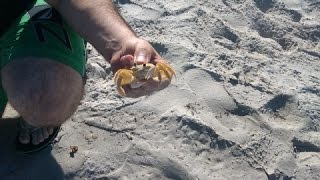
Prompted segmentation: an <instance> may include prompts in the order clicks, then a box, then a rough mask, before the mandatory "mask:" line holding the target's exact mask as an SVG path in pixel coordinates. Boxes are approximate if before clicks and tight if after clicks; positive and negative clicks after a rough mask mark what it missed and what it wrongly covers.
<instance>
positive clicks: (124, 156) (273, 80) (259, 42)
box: [0, 0, 320, 180]
mask: <svg viewBox="0 0 320 180" xmlns="http://www.w3.org/2000/svg"><path fill="white" fill-rule="evenodd" d="M114 2H115V4H116V5H117V7H119V10H120V12H121V14H122V15H123V16H124V18H125V19H126V20H127V22H128V23H129V24H130V26H132V28H133V29H134V30H135V31H136V32H137V34H138V35H139V36H140V37H142V38H144V39H146V40H148V41H150V42H151V43H152V45H153V46H154V47H155V48H156V49H157V50H158V52H159V53H160V54H161V55H162V56H163V57H164V58H165V59H167V60H168V62H169V63H170V64H171V65H172V66H173V68H174V69H175V70H176V72H177V75H176V78H174V79H173V80H172V83H171V84H170V85H169V86H168V87H167V88H166V89H164V90H161V91H159V92H156V93H154V94H152V95H150V96H145V97H140V98H122V97H120V96H119V95H118V94H117V92H116V90H115V86H114V84H113V81H112V77H113V74H112V72H111V68H110V65H109V64H108V63H106V62H105V61H104V59H103V58H102V56H101V55H99V54H98V53H97V51H95V49H93V48H92V46H90V45H89V47H88V52H89V59H88V64H87V75H88V80H87V84H86V95H85V97H84V99H83V101H82V102H81V105H80V106H79V108H78V110H77V112H76V113H75V115H74V116H73V117H72V118H71V119H70V120H69V121H68V122H67V123H65V124H64V125H63V126H62V130H61V132H60V133H59V135H58V137H57V138H56V141H55V144H54V145H53V147H52V148H51V149H47V150H45V151H42V152H41V153H37V154H34V155H19V154H18V155H17V154H16V153H14V145H13V142H14V139H15V133H16V128H15V120H14V119H12V118H10V117H11V116H13V115H11V116H10V115H8V116H6V120H4V121H2V122H1V124H3V125H2V126H0V127H1V130H0V134H1V136H0V142H1V144H2V145H1V148H0V152H1V153H0V162H1V163H0V179H46V180H50V179H81V180H82V179H99V180H103V179H121V180H131V179H132V180H142V179H152V180H154V179H175V180H179V179H181V180H186V179H200V180H215V179H218V180H224V179H227V180H229V179H245V180H250V179H255V180H256V179H259V180H260V179H268V180H278V179H279V180H280V179H281V180H282V179H283V180H289V179H298V180H301V179H308V180H309V179H320V132H319V131H320V44H319V42H320V19H319V17H320V2H319V0H216V1H213V0H201V1H200V0H199V1H196V0H188V1H187V0H117V1H114ZM12 129H14V131H13V130H12ZM70 146H76V147H78V150H77V151H76V152H74V153H71V150H70Z"/></svg>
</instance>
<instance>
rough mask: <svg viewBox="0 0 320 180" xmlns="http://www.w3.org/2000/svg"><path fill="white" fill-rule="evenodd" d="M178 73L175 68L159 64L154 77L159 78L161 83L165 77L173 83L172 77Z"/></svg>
mask: <svg viewBox="0 0 320 180" xmlns="http://www.w3.org/2000/svg"><path fill="white" fill-rule="evenodd" d="M175 75H176V72H175V71H174V70H173V68H172V67H171V66H170V65H169V64H166V63H161V62H159V63H157V64H156V67H155V69H154V77H158V80H159V81H160V82H161V81H162V79H163V77H165V78H166V79H169V80H170V81H171V79H172V76H175Z"/></svg>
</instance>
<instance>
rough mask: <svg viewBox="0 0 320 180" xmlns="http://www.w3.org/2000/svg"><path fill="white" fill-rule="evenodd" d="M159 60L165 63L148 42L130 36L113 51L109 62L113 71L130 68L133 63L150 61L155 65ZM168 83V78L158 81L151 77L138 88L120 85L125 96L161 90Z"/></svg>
mask: <svg viewBox="0 0 320 180" xmlns="http://www.w3.org/2000/svg"><path fill="white" fill-rule="evenodd" d="M159 62H162V63H166V61H165V60H163V59H162V58H161V56H160V55H159V54H158V53H157V52H156V50H155V49H154V48H153V47H152V46H151V45H150V43H148V42H147V41H145V40H142V39H139V38H131V39H129V40H127V41H125V42H124V43H123V44H122V45H121V48H119V50H117V51H116V52H114V53H113V55H112V59H111V61H110V64H111V67H112V70H113V72H114V73H115V72H116V71H117V70H119V69H130V68H131V67H132V66H133V64H134V63H136V64H138V65H139V64H146V63H152V64H154V65H155V64H157V63H159ZM169 84H170V80H169V79H164V80H162V81H160V82H159V81H156V80H154V79H152V78H151V79H149V80H148V81H147V82H145V83H144V84H143V85H142V86H140V87H138V88H131V87H130V85H125V86H122V87H123V89H124V91H125V93H126V97H140V96H144V95H149V94H152V93H153V92H155V91H159V90H162V89H164V88H165V87H167V86H168V85H169Z"/></svg>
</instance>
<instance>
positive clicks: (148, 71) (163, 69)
mask: <svg viewBox="0 0 320 180" xmlns="http://www.w3.org/2000/svg"><path fill="white" fill-rule="evenodd" d="M174 75H175V71H174V70H173V69H172V67H171V66H170V65H169V64H166V63H161V62H160V63H157V64H156V65H153V64H150V63H147V64H141V65H137V64H134V66H133V67H132V68H130V69H119V70H118V71H117V72H116V73H115V76H114V83H115V84H116V86H117V90H118V92H119V94H120V95H122V96H126V93H125V91H124V89H123V87H122V86H125V85H130V87H131V88H139V87H141V86H142V85H143V84H144V83H146V82H147V81H148V80H149V79H151V78H152V79H153V80H155V81H158V82H159V83H160V82H161V81H162V80H164V79H168V80H169V81H171V79H172V76H174Z"/></svg>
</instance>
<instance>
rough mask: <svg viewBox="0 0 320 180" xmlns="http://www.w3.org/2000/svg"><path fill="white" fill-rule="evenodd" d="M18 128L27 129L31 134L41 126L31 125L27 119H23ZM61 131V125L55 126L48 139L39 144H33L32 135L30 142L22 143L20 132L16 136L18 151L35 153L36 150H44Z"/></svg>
mask: <svg viewBox="0 0 320 180" xmlns="http://www.w3.org/2000/svg"><path fill="white" fill-rule="evenodd" d="M18 129H20V130H21V129H25V130H27V131H28V132H30V133H29V134H31V133H32V132H33V131H35V130H37V129H39V128H38V127H34V126H31V125H29V124H27V123H26V122H25V121H23V120H21V121H19V124H18ZM59 131H60V127H57V128H54V130H53V133H52V134H51V135H50V136H49V137H48V138H47V139H45V140H44V141H43V142H41V143H39V144H37V145H34V144H32V137H30V142H29V143H28V144H22V143H21V142H20V140H19V136H20V133H18V136H17V138H16V151H17V152H18V153H23V154H28V153H34V152H38V151H40V150H43V149H45V148H46V147H48V146H49V145H50V144H52V143H53V140H54V139H55V138H56V137H57V135H58V133H59Z"/></svg>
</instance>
